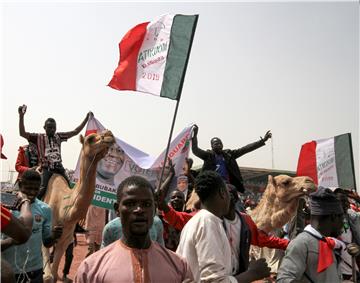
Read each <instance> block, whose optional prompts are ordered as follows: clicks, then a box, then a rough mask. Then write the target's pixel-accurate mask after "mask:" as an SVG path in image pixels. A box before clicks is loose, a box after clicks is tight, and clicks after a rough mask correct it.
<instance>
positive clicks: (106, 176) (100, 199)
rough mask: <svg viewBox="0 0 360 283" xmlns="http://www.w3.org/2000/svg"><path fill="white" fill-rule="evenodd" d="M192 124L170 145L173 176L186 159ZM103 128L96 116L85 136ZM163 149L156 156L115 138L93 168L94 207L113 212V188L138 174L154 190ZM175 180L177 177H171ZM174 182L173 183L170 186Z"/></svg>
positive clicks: (178, 173)
mask: <svg viewBox="0 0 360 283" xmlns="http://www.w3.org/2000/svg"><path fill="white" fill-rule="evenodd" d="M192 127H193V125H190V126H188V127H186V128H185V129H184V130H182V132H181V133H180V134H178V135H177V136H176V138H175V139H173V141H172V142H171V144H170V148H169V153H168V157H169V158H170V159H171V160H172V163H173V164H175V175H176V176H179V175H181V174H182V173H183V167H184V163H185V158H186V157H188V156H189V150H190V140H191V131H192ZM104 129H105V127H104V126H103V125H102V124H101V123H100V122H99V121H98V120H97V119H95V117H93V118H92V119H90V120H89V122H88V124H87V127H86V134H85V135H88V134H90V133H96V132H101V131H103V130H104ZM164 157H165V150H164V151H163V152H162V153H161V154H160V155H159V156H158V157H157V158H155V157H153V156H150V155H149V154H147V153H145V152H143V151H141V150H139V149H137V148H135V147H133V146H131V145H129V144H128V143H126V142H124V141H123V140H121V139H119V138H117V137H116V144H114V145H113V146H112V147H110V149H109V151H108V153H107V155H106V156H105V157H104V158H103V159H101V160H100V161H99V163H98V165H97V169H96V188H95V194H94V198H93V202H92V204H93V205H96V206H100V207H103V208H108V209H112V208H113V203H114V202H115V201H116V189H117V187H118V186H119V184H120V183H121V181H122V180H124V179H125V178H127V177H129V176H131V175H141V176H143V177H145V178H146V179H147V180H149V181H150V183H151V184H152V185H153V186H155V187H157V185H158V183H159V179H160V174H161V166H162V164H163V162H164ZM79 174H80V156H79V159H78V162H77V166H76V169H75V173H74V176H75V180H76V181H77V180H78V179H79ZM174 179H175V180H176V177H174ZM174 183H175V184H176V182H173V184H174Z"/></svg>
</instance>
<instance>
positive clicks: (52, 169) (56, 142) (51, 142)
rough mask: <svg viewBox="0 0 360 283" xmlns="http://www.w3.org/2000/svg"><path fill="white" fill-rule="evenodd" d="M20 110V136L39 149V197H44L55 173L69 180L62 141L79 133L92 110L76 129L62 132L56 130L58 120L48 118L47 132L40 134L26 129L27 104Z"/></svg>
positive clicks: (45, 128) (20, 107)
mask: <svg viewBox="0 0 360 283" xmlns="http://www.w3.org/2000/svg"><path fill="white" fill-rule="evenodd" d="M18 112H19V133H20V136H22V137H23V138H25V139H27V140H28V141H29V142H32V143H34V144H36V146H37V149H38V154H39V162H40V164H39V165H40V168H41V169H40V170H41V173H42V178H41V186H40V191H39V195H38V198H39V199H42V198H43V197H44V196H45V193H46V188H47V185H48V182H49V180H50V178H51V176H52V175H53V174H54V173H57V174H60V175H62V176H63V177H64V178H65V179H66V180H67V181H68V178H67V176H66V174H65V168H64V166H63V165H62V160H61V143H62V142H64V141H67V140H68V139H70V138H72V137H73V136H76V135H77V134H79V133H80V132H81V130H82V129H83V128H84V127H85V125H86V123H87V121H88V120H89V118H90V117H91V116H92V115H93V114H92V112H89V113H87V114H86V117H85V119H84V120H83V121H82V122H81V124H80V125H79V126H78V127H77V128H76V129H75V130H73V131H70V132H61V133H57V132H56V121H55V120H54V119H53V118H48V119H47V120H46V121H45V125H44V130H45V134H38V133H29V132H26V131H25V126H24V115H25V113H26V106H25V105H23V106H19V108H18Z"/></svg>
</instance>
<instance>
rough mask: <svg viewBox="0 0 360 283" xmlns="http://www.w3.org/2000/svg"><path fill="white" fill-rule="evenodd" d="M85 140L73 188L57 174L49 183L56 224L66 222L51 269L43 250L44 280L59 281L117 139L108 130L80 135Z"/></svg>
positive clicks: (49, 194) (47, 196)
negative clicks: (100, 164) (77, 227)
mask: <svg viewBox="0 0 360 283" xmlns="http://www.w3.org/2000/svg"><path fill="white" fill-rule="evenodd" d="M80 142H81V143H82V149H81V155H80V177H79V181H78V182H77V183H76V185H75V187H74V188H73V189H71V188H70V187H69V186H68V183H67V181H66V180H65V179H64V178H63V177H62V176H60V175H57V174H54V175H53V176H52V177H51V179H50V181H49V184H48V188H47V192H46V195H45V197H44V202H46V203H47V204H48V205H49V206H50V207H51V209H52V218H53V225H54V226H55V225H62V226H63V233H62V236H61V237H60V238H59V239H58V241H57V243H56V248H55V253H54V259H53V263H52V266H51V268H50V264H49V250H48V249H45V248H44V249H43V257H44V265H45V266H44V282H52V281H53V280H54V281H53V282H56V281H57V278H58V273H57V272H58V267H59V263H60V260H61V257H62V256H63V254H64V252H65V250H66V248H67V247H68V245H69V244H70V243H71V241H72V239H73V233H74V229H75V225H76V223H77V222H78V221H79V220H80V219H83V218H85V216H86V212H87V210H88V207H89V205H90V203H91V200H92V199H93V196H94V192H95V182H96V166H97V164H98V162H99V161H100V159H102V158H103V157H104V156H105V155H106V153H107V151H108V149H109V147H110V146H111V145H112V144H113V143H114V142H115V138H114V136H113V134H112V133H111V132H110V131H108V130H106V131H104V132H102V133H101V134H95V133H93V134H90V135H88V136H86V137H85V138H84V137H83V136H80Z"/></svg>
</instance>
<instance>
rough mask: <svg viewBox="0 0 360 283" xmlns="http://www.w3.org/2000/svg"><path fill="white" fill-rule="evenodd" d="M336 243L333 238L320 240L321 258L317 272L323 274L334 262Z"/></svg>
mask: <svg viewBox="0 0 360 283" xmlns="http://www.w3.org/2000/svg"><path fill="white" fill-rule="evenodd" d="M334 247H335V241H334V240H333V239H332V238H329V237H324V238H323V239H321V240H319V258H318V266H317V272H318V273H320V272H323V271H324V270H326V269H327V268H328V267H329V266H330V265H332V264H333V262H334V257H333V250H334Z"/></svg>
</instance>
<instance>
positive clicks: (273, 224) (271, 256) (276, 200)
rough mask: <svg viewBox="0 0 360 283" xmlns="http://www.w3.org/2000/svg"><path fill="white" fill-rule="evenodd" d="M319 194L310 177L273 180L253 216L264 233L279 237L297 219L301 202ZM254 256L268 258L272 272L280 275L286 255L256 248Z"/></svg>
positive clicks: (277, 177)
mask: <svg viewBox="0 0 360 283" xmlns="http://www.w3.org/2000/svg"><path fill="white" fill-rule="evenodd" d="M315 190H316V186H315V184H314V182H313V180H312V179H311V178H309V177H290V176H287V175H279V176H276V177H272V176H269V177H268V184H267V186H266V189H265V191H264V193H263V195H262V198H261V200H260V202H259V204H258V205H257V206H256V207H255V208H254V210H252V211H251V212H250V213H249V214H250V216H251V218H252V219H253V220H254V222H255V224H256V225H257V227H258V228H259V229H260V230H262V231H265V232H267V233H273V234H274V235H277V232H279V230H280V229H281V228H282V227H283V226H284V225H285V224H286V223H288V222H289V221H290V220H291V219H292V218H293V217H294V216H295V214H296V212H297V209H298V205H299V199H300V198H301V197H303V196H305V195H308V194H310V193H312V192H314V191H315ZM251 253H252V254H253V256H255V258H265V259H266V261H267V263H268V265H269V267H270V268H271V272H273V273H276V272H277V269H278V267H279V264H280V261H281V258H282V257H283V253H284V252H283V251H281V250H276V249H269V248H265V247H264V248H258V247H254V246H252V248H251Z"/></svg>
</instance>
